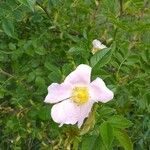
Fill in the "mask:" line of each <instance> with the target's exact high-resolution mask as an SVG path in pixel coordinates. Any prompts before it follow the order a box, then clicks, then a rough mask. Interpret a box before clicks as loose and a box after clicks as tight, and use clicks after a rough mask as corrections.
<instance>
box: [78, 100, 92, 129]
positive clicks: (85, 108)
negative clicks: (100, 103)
mask: <svg viewBox="0 0 150 150" xmlns="http://www.w3.org/2000/svg"><path fill="white" fill-rule="evenodd" d="M92 106H93V102H91V101H90V102H88V103H86V104H84V105H81V106H80V114H79V119H78V127H79V128H80V127H81V126H82V124H83V121H84V119H85V118H87V117H88V116H89V113H90V111H91V109H92Z"/></svg>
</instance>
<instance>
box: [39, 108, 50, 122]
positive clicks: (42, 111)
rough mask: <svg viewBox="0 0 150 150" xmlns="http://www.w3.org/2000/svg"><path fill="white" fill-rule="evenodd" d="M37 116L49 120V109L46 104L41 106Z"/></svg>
mask: <svg viewBox="0 0 150 150" xmlns="http://www.w3.org/2000/svg"><path fill="white" fill-rule="evenodd" d="M38 116H39V118H40V119H41V120H43V121H45V120H49V119H50V109H49V107H47V106H44V107H41V108H40V110H39V112H38Z"/></svg>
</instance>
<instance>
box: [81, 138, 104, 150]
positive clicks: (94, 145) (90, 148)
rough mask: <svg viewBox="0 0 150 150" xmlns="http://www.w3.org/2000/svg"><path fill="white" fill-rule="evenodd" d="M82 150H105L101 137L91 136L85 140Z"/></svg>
mask: <svg viewBox="0 0 150 150" xmlns="http://www.w3.org/2000/svg"><path fill="white" fill-rule="evenodd" d="M81 150H105V147H104V145H103V143H102V140H101V137H100V136H97V135H91V136H87V137H85V138H83V141H82V145H81Z"/></svg>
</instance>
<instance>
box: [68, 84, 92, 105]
mask: <svg viewBox="0 0 150 150" xmlns="http://www.w3.org/2000/svg"><path fill="white" fill-rule="evenodd" d="M89 97H90V96H89V90H88V88H87V87H75V88H74V89H73V91H72V97H71V98H72V100H73V101H74V102H75V103H77V104H79V105H82V104H84V103H86V102H87V101H88V100H89Z"/></svg>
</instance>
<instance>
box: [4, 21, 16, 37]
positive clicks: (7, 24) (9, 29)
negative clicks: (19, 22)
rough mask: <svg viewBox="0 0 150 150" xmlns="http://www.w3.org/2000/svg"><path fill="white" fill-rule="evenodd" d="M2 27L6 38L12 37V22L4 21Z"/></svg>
mask: <svg viewBox="0 0 150 150" xmlns="http://www.w3.org/2000/svg"><path fill="white" fill-rule="evenodd" d="M2 27H3V30H4V32H5V33H6V34H7V35H8V36H10V37H14V24H13V22H12V20H8V19H4V20H3V22H2Z"/></svg>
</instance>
